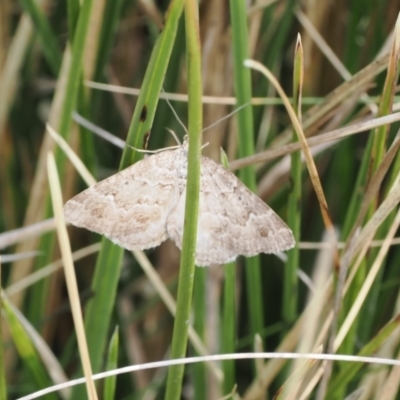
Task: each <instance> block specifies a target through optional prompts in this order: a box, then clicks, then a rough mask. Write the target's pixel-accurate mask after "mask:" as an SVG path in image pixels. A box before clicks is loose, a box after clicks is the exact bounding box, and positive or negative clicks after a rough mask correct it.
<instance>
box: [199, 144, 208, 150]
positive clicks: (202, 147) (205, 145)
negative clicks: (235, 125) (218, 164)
mask: <svg viewBox="0 0 400 400" xmlns="http://www.w3.org/2000/svg"><path fill="white" fill-rule="evenodd" d="M209 144H210V142H206V143H204V144H203V146H201V150H203V149H204V148H205V147H207V146H208V145H209Z"/></svg>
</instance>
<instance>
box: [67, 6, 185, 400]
mask: <svg viewBox="0 0 400 400" xmlns="http://www.w3.org/2000/svg"><path fill="white" fill-rule="evenodd" d="M183 5H184V0H174V1H173V2H172V3H171V4H170V7H169V12H168V18H167V20H166V22H165V27H164V30H163V32H162V33H161V35H160V37H159V39H158V41H157V43H156V46H155V48H154V49H153V52H152V55H151V58H150V62H149V65H148V67H147V70H146V74H145V77H144V81H143V86H142V90H141V92H140V96H139V98H138V100H137V103H136V107H135V111H134V113H133V116H132V122H131V125H130V128H129V133H128V137H127V143H128V144H129V145H131V146H133V147H136V148H138V147H140V145H139V143H140V141H141V140H142V139H143V137H144V135H145V133H146V132H149V131H150V128H151V126H152V123H153V119H154V115H155V111H156V108H157V104H158V96H159V94H160V92H161V87H162V82H163V79H164V75H165V71H166V69H167V66H168V62H169V59H170V55H171V51H172V47H173V43H174V40H175V36H176V31H177V27H178V22H179V18H180V16H181V13H182V9H183ZM139 157H141V154H140V153H138V152H133V151H132V150H131V148H129V147H126V148H125V149H124V153H123V155H122V159H121V163H120V170H122V169H124V168H126V167H128V166H129V165H130V164H131V163H132V162H134V161H137V160H138V159H139ZM122 256H123V249H121V248H120V247H118V246H116V245H114V244H113V243H112V242H110V241H109V240H107V239H106V238H103V239H102V246H101V250H100V253H99V256H98V258H97V262H96V267H95V274H94V277H93V283H92V290H93V291H94V293H96V294H97V295H96V296H95V297H94V298H93V299H92V300H91V301H90V302H89V304H88V306H87V309H86V313H85V327H86V332H87V337H88V344H89V352H90V355H91V361H92V367H93V370H94V371H98V370H99V368H100V365H101V360H102V351H100V349H103V348H104V346H105V343H106V337H107V334H108V331H109V322H110V318H111V312H112V309H113V304H114V300H115V294H116V289H117V283H118V279H119V272H120V268H121V262H122ZM80 390H81V389H79V388H77V389H76V390H75V391H74V398H79V396H82V392H80Z"/></svg>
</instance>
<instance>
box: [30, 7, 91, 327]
mask: <svg viewBox="0 0 400 400" xmlns="http://www.w3.org/2000/svg"><path fill="white" fill-rule="evenodd" d="M92 1H93V0H85V1H84V2H83V4H82V8H81V11H80V14H79V19H78V23H77V26H76V29H77V34H76V40H75V41H74V43H73V45H72V55H71V65H70V68H69V71H68V76H67V82H66V90H65V97H64V101H63V107H62V112H61V116H60V124H59V126H58V132H59V134H60V135H61V136H62V137H63V138H67V137H68V136H69V133H70V129H71V126H72V112H73V110H74V108H75V106H76V101H77V97H78V90H79V85H80V84H81V69H82V59H83V51H84V47H85V43H86V37H87V35H86V34H87V30H88V26H89V20H90V15H91V9H92ZM67 51H68V50H67ZM55 128H56V129H57V127H55ZM55 158H56V163H57V168H58V171H59V173H60V176H61V177H63V175H64V166H65V155H64V154H63V153H62V151H61V150H60V149H59V148H58V147H57V148H56V151H55ZM51 216H52V206H51V201H50V197H49V195H48V194H47V200H46V202H45V218H50V217H51ZM54 243H55V238H54V234H53V233H49V234H46V235H44V236H43V237H42V240H41V242H40V246H39V251H41V252H42V253H43V257H42V258H40V265H39V268H40V266H42V265H43V264H48V263H50V261H51V257H52V251H50V249H53V248H54ZM47 294H48V281H44V282H40V283H39V284H37V285H36V286H35V287H34V290H33V291H32V301H31V302H30V304H29V307H30V313H29V314H30V317H31V318H32V320H34V321H38V320H39V319H40V315H42V313H43V310H44V309H45V306H46V301H47V300H46V297H47Z"/></svg>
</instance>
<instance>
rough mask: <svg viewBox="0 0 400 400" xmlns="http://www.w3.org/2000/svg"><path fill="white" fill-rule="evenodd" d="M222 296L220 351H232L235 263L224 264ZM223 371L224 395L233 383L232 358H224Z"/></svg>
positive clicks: (233, 364)
mask: <svg viewBox="0 0 400 400" xmlns="http://www.w3.org/2000/svg"><path fill="white" fill-rule="evenodd" d="M224 273H225V280H224V297H223V310H222V321H221V353H222V354H224V353H227V354H229V353H231V354H232V353H234V352H235V350H236V348H235V341H236V320H235V315H236V304H235V293H236V264H235V263H229V264H225V265H224ZM222 369H223V372H224V381H223V385H222V390H223V392H222V394H223V395H224V396H226V395H228V394H229V393H231V392H232V389H233V387H234V385H235V382H236V379H235V362H234V360H225V361H223V362H222Z"/></svg>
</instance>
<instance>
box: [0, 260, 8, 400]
mask: <svg viewBox="0 0 400 400" xmlns="http://www.w3.org/2000/svg"><path fill="white" fill-rule="evenodd" d="M1 274H2V268H1V256H0V291H2V290H3V287H2V286H1ZM2 303H3V299H2V296H0V400H7V392H6V387H7V386H6V371H5V369H4V352H3V343H4V342H3V327H2V324H3V317H2V315H3V304H2Z"/></svg>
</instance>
